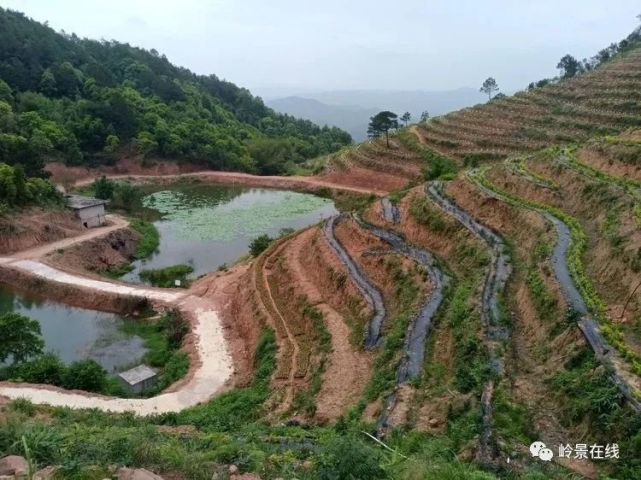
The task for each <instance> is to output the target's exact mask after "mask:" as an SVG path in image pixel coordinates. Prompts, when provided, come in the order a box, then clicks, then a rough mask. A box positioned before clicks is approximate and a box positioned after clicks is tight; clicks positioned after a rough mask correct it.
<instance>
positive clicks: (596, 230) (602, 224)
mask: <svg viewBox="0 0 641 480" xmlns="http://www.w3.org/2000/svg"><path fill="white" fill-rule="evenodd" d="M529 167H530V168H531V169H532V170H535V171H537V172H538V173H540V174H542V175H544V176H547V177H551V178H555V181H557V183H559V184H560V185H563V190H562V192H561V194H559V195H553V194H550V193H549V192H548V191H547V190H545V189H542V188H538V189H537V188H536V187H533V186H532V185H531V184H527V183H525V182H524V181H523V180H522V179H513V178H512V177H507V176H504V175H502V173H501V174H499V172H498V171H497V172H493V173H492V174H491V175H490V177H489V178H490V179H491V180H492V181H493V182H495V183H496V184H499V185H501V188H504V189H506V190H508V191H510V192H513V193H515V194H517V195H519V196H522V197H524V198H529V199H532V200H535V201H539V202H543V203H547V204H548V205H554V206H557V207H558V208H560V209H561V210H563V211H565V212H567V213H568V214H570V215H572V216H573V217H575V218H577V219H578V220H579V221H580V222H581V225H582V227H583V229H584V230H585V232H586V235H587V239H588V248H587V252H586V255H585V259H584V260H585V266H586V270H587V274H588V276H589V277H590V278H592V281H593V283H594V286H595V288H596V289H597V291H598V292H599V294H600V295H601V297H602V298H603V299H604V300H605V302H606V303H607V305H608V309H607V313H608V315H609V316H610V318H611V319H612V320H614V321H616V322H622V323H626V321H627V322H629V323H630V327H631V328H630V329H629V331H628V332H627V333H628V335H627V337H628V338H626V341H627V342H628V344H629V346H630V347H631V348H633V349H634V350H635V351H636V352H641V336H639V335H638V333H637V331H636V330H635V329H634V328H632V325H631V322H630V319H632V318H634V317H635V316H637V315H638V314H639V312H641V303H639V301H638V300H637V298H635V297H634V296H632V301H631V302H630V304H629V305H628V307H627V309H626V315H625V316H624V318H623V319H620V318H619V317H620V316H621V311H622V310H623V307H622V306H623V304H624V303H626V302H627V299H628V298H630V297H631V295H632V294H633V290H634V288H635V287H636V285H638V284H639V282H640V281H641V277H640V276H639V274H638V273H637V272H635V271H634V270H633V269H632V268H631V265H632V261H631V259H633V258H635V256H636V255H637V252H638V251H639V249H640V248H641V231H639V229H638V227H637V224H636V219H635V218H634V215H633V208H632V207H631V206H630V205H632V203H631V202H632V201H631V200H630V199H629V198H628V197H627V196H626V195H625V194H624V193H623V192H621V191H620V190H619V189H617V188H616V187H612V186H611V187H608V192H609V193H607V195H608V196H611V197H612V198H617V199H618V200H613V201H609V202H608V203H607V204H606V203H604V202H603V201H602V196H601V195H600V194H594V195H589V194H587V195H586V193H585V192H586V190H585V188H586V186H588V185H597V184H598V182H596V181H594V180H591V179H589V178H587V177H585V176H583V175H581V174H580V173H579V172H576V171H574V170H573V169H570V168H566V167H563V166H560V167H557V166H555V165H554V164H552V163H551V162H544V161H537V162H530V163H529ZM600 191H602V190H600ZM626 205H628V206H626ZM612 209H615V211H618V212H619V215H618V230H617V232H616V234H617V236H618V237H620V238H621V239H623V242H622V243H621V245H622V246H621V250H620V251H619V250H617V251H614V250H613V247H612V244H611V240H610V239H609V238H608V237H607V235H606V234H605V233H604V232H606V231H607V222H608V219H607V217H608V213H609V211H610V210H612Z"/></svg>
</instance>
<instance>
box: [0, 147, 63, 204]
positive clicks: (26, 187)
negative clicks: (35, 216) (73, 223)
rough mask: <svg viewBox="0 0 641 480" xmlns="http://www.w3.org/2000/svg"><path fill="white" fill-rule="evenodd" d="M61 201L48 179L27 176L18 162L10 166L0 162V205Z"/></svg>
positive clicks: (56, 202)
mask: <svg viewBox="0 0 641 480" xmlns="http://www.w3.org/2000/svg"><path fill="white" fill-rule="evenodd" d="M0 141H1V138H0ZM61 201H62V196H61V195H60V193H59V192H58V191H57V190H56V187H55V186H54V185H53V184H52V183H51V182H49V181H48V180H44V179H42V178H37V177H31V178H29V177H27V175H26V173H25V170H24V168H23V167H22V165H20V164H18V165H15V166H13V167H12V166H11V165H7V164H6V163H0V205H4V206H5V207H22V206H28V205H34V204H39V205H42V204H60V203H61Z"/></svg>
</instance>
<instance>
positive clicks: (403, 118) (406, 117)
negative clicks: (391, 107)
mask: <svg viewBox="0 0 641 480" xmlns="http://www.w3.org/2000/svg"><path fill="white" fill-rule="evenodd" d="M411 119H412V114H411V113H410V112H405V113H404V114H403V115H402V116H401V121H402V122H403V123H404V124H405V126H406V127H407V124H408V123H410V120H411Z"/></svg>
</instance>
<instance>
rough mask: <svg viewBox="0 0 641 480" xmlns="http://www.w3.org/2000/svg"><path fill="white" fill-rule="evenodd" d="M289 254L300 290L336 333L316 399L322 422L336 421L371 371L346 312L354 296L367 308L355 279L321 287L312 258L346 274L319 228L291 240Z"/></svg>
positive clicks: (356, 397) (355, 396)
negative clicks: (353, 336)
mask: <svg viewBox="0 0 641 480" xmlns="http://www.w3.org/2000/svg"><path fill="white" fill-rule="evenodd" d="M287 255H288V256H289V260H290V263H289V264H290V266H291V268H292V270H293V272H292V273H293V276H294V278H296V280H297V281H298V282H299V283H298V286H299V288H300V290H301V291H302V293H303V294H304V295H306V296H307V298H308V300H309V302H310V304H311V305H312V306H315V307H316V308H317V309H319V310H320V311H321V312H322V313H323V319H324V321H325V327H326V328H327V330H328V331H329V333H330V335H331V336H332V352H331V354H330V355H329V360H328V362H327V366H326V368H325V371H324V373H323V376H322V379H323V383H322V387H321V390H320V392H319V393H318V396H317V399H316V418H317V419H318V420H319V421H321V422H327V421H332V420H335V419H337V418H338V417H339V416H341V415H342V414H344V413H345V411H346V410H347V409H348V408H349V407H350V406H352V405H354V404H355V403H356V402H357V401H358V399H359V398H360V397H361V395H362V393H363V390H364V389H365V385H366V384H367V381H368V380H369V377H370V375H371V367H372V360H373V358H372V354H371V353H369V352H365V351H364V350H363V349H362V348H360V347H354V346H353V345H352V344H351V343H350V327H349V326H348V325H347V323H346V322H345V320H344V315H345V313H344V312H345V311H346V310H347V311H349V308H348V304H349V303H350V301H351V300H350V299H352V298H356V299H357V301H358V303H360V304H361V309H360V310H361V311H362V310H366V311H367V309H366V308H363V307H364V305H363V303H364V302H363V301H362V300H361V299H360V298H358V297H357V296H356V295H358V293H357V290H356V287H355V286H354V285H352V283H351V280H348V281H346V282H345V283H346V284H345V285H344V286H343V288H341V287H340V286H339V285H337V284H334V285H332V286H331V287H333V288H331V287H330V288H329V289H328V288H324V289H321V285H323V284H324V285H325V286H327V283H326V282H321V283H320V284H319V283H318V282H317V281H316V278H317V274H318V273H319V272H318V271H317V270H316V269H315V268H310V265H309V262H310V260H311V261H312V262H314V263H316V264H317V265H318V266H320V264H323V265H325V268H327V266H329V265H331V267H332V269H334V271H337V272H341V273H343V274H344V275H346V272H345V271H344V269H343V267H342V265H341V264H340V263H339V261H338V260H337V259H336V258H335V256H334V255H332V252H330V250H329V247H328V246H327V244H326V243H325V241H324V238H323V237H322V235H320V231H319V230H318V229H316V228H311V229H308V230H307V231H305V232H304V233H303V234H302V235H299V236H298V237H296V238H295V239H294V240H293V241H292V242H290V244H289V246H288V249H287ZM312 259H313V260H312ZM303 260H304V261H305V264H304V265H303ZM333 305H335V306H336V308H335V307H334V306H333ZM356 321H358V320H356Z"/></svg>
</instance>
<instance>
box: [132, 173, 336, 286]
mask: <svg viewBox="0 0 641 480" xmlns="http://www.w3.org/2000/svg"><path fill="white" fill-rule="evenodd" d="M143 204H144V206H145V207H147V208H151V209H154V210H157V211H158V213H159V214H160V215H161V219H160V220H158V221H156V222H154V225H155V226H156V228H157V229H158V231H159V233H160V246H159V248H158V250H157V252H156V253H155V254H153V255H152V256H151V257H148V258H146V259H144V260H139V261H136V262H134V263H133V267H134V270H133V271H132V272H130V273H128V274H126V275H124V276H123V277H122V280H124V281H128V282H140V281H141V280H140V278H139V273H140V271H141V270H147V269H158V268H164V267H169V266H172V265H177V264H187V265H190V266H192V267H193V269H194V272H193V274H192V277H197V276H199V275H202V274H205V273H208V272H211V271H214V270H216V269H218V268H219V267H220V266H222V265H230V264H232V263H233V262H235V261H236V260H237V259H238V258H239V257H241V256H243V255H245V254H247V253H248V251H249V244H250V242H251V241H252V240H253V239H254V238H256V237H258V236H260V235H262V234H267V235H269V236H271V237H276V236H278V235H279V233H280V232H281V231H282V230H283V229H294V230H297V229H300V228H304V227H307V226H309V225H313V224H315V223H317V222H319V221H320V220H322V219H324V218H328V217H330V216H332V215H335V214H336V213H338V212H337V210H336V208H335V207H334V203H333V202H332V201H331V200H328V199H326V198H321V197H317V196H315V195H311V194H305V193H298V192H293V191H287V190H274V189H266V188H247V187H240V186H225V185H203V184H188V185H180V186H176V185H174V186H172V187H171V188H170V189H168V190H161V191H156V192H154V193H151V194H149V195H147V196H146V197H144V199H143Z"/></svg>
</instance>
